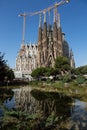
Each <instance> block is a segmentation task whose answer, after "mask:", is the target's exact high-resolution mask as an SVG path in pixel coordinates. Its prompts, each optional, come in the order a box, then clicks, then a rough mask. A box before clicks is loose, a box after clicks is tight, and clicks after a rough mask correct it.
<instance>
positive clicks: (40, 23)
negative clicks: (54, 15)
mask: <svg viewBox="0 0 87 130" xmlns="http://www.w3.org/2000/svg"><path fill="white" fill-rule="evenodd" d="M40 27H42V14H40V15H39V28H40Z"/></svg>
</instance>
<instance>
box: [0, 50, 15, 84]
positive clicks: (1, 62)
mask: <svg viewBox="0 0 87 130" xmlns="http://www.w3.org/2000/svg"><path fill="white" fill-rule="evenodd" d="M13 78H14V73H13V71H12V69H10V67H8V65H7V61H6V60H5V59H4V54H1V52H0V83H1V84H2V83H4V82H6V81H7V80H12V79H13Z"/></svg>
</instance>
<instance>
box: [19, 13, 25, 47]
mask: <svg viewBox="0 0 87 130" xmlns="http://www.w3.org/2000/svg"><path fill="white" fill-rule="evenodd" d="M18 16H20V17H23V30H22V45H24V43H25V28H26V16H27V14H26V13H23V14H19V15H18Z"/></svg>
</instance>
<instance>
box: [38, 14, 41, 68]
mask: <svg viewBox="0 0 87 130" xmlns="http://www.w3.org/2000/svg"><path fill="white" fill-rule="evenodd" d="M41 50H42V15H41V14H40V19H39V30H38V57H37V59H38V61H37V65H38V67H41V55H42V53H41Z"/></svg>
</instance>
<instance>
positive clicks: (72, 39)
mask: <svg viewBox="0 0 87 130" xmlns="http://www.w3.org/2000/svg"><path fill="white" fill-rule="evenodd" d="M58 1H60V0H0V52H2V53H5V59H6V60H8V62H7V63H8V65H9V66H10V67H12V68H14V67H15V59H16V56H17V52H18V50H19V49H20V46H21V41H22V24H23V18H22V17H18V14H20V13H24V12H35V11H38V10H42V9H44V8H47V7H49V6H50V5H53V4H54V3H55V2H58ZM58 11H59V13H60V15H61V27H62V31H63V32H64V33H65V34H66V40H67V41H68V43H69V46H70V48H72V50H73V52H74V57H75V63H76V67H78V66H83V65H87V16H86V13H87V0H71V1H70V3H69V4H64V5H62V6H60V7H59V8H58ZM38 19H39V16H38V15H36V16H32V17H29V16H28V17H27V20H26V34H25V41H26V42H27V43H28V42H37V33H38V22H39V20H38Z"/></svg>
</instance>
